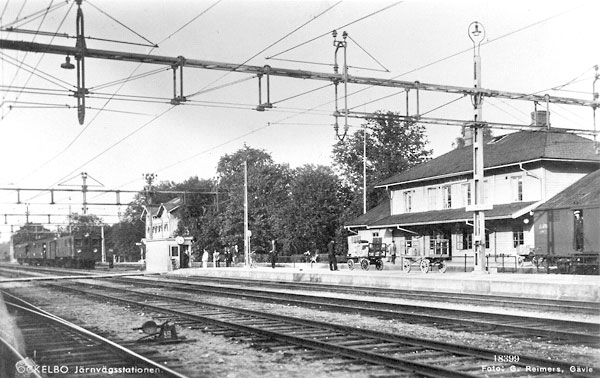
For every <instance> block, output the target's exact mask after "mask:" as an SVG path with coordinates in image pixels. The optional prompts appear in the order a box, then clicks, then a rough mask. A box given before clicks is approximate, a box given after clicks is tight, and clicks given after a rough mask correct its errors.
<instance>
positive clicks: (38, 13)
mask: <svg viewBox="0 0 600 378" xmlns="http://www.w3.org/2000/svg"><path fill="white" fill-rule="evenodd" d="M53 2H54V1H50V4H52V3H53ZM68 3H69V2H68V1H61V2H60V3H58V4H56V5H54V6H52V5H50V6H48V7H46V8H44V9H40V10H39V11H36V12H33V13H32V14H30V15H28V16H25V17H23V18H21V19H19V16H20V15H21V12H23V8H25V5H26V4H27V0H25V1H24V2H23V5H22V6H21V9H20V10H19V12H18V13H17V17H16V18H15V20H14V21H13V22H10V23H8V24H6V25H4V26H12V25H15V24H18V23H19V22H22V21H26V22H24V23H23V24H22V25H26V24H28V23H30V22H32V21H35V20H37V19H38V18H40V17H46V15H47V14H48V13H50V12H54V11H55V10H57V9H59V8H61V7H63V6H65V5H67V4H68ZM6 5H7V6H8V2H7V4H6ZM71 6H73V3H71ZM5 10H6V7H5ZM2 13H3V14H4V12H2ZM30 17H33V18H30Z"/></svg>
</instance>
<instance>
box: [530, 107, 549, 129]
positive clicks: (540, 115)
mask: <svg viewBox="0 0 600 378" xmlns="http://www.w3.org/2000/svg"><path fill="white" fill-rule="evenodd" d="M531 126H537V127H546V128H548V129H549V128H550V112H548V111H547V110H536V111H533V112H531Z"/></svg>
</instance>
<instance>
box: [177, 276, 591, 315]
mask: <svg viewBox="0 0 600 378" xmlns="http://www.w3.org/2000/svg"><path fill="white" fill-rule="evenodd" d="M169 279H170V280H174V281H175V280H176V281H190V282H193V283H198V282H208V284H207V285H209V286H214V284H215V283H220V284H223V285H236V286H239V285H243V286H245V287H246V288H247V287H248V286H259V287H261V290H263V291H264V289H265V286H269V287H272V288H279V289H288V288H291V289H294V290H307V291H334V292H335V293H337V294H340V293H342V294H349V295H355V296H365V297H390V298H401V299H407V298H409V299H416V300H427V301H438V302H439V301H444V302H452V303H469V304H472V303H473V302H474V301H475V302H478V303H477V304H483V305H486V306H499V307H506V306H510V307H511V308H515V307H517V308H521V309H530V308H532V307H534V308H535V309H536V310H540V309H543V310H550V311H552V310H564V309H565V307H566V309H567V310H569V311H573V312H576V313H577V314H581V313H582V312H584V313H585V314H593V315H597V314H598V313H600V303H598V302H579V301H570V300H558V301H557V300H550V299H539V298H527V297H517V296H515V297H511V296H505V295H489V294H461V293H453V292H443V291H419V290H405V289H389V288H385V287H376V286H373V287H366V286H363V287H356V286H348V285H339V284H326V283H316V282H310V283H309V282H276V281H267V280H260V279H243V278H227V277H217V276H193V277H191V276H184V277H178V276H175V275H173V276H170V277H169ZM205 285H206V284H205ZM479 302H481V303H479Z"/></svg>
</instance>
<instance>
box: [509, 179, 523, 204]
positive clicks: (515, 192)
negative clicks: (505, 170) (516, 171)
mask: <svg viewBox="0 0 600 378" xmlns="http://www.w3.org/2000/svg"><path fill="white" fill-rule="evenodd" d="M510 190H511V193H512V200H513V201H516V202H520V201H523V176H513V177H511V178H510Z"/></svg>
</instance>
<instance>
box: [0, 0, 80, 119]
mask: <svg viewBox="0 0 600 378" xmlns="http://www.w3.org/2000/svg"><path fill="white" fill-rule="evenodd" d="M51 3H52V2H51ZM73 4H74V3H72V4H71V7H70V8H69V10H68V11H67V12H66V13H65V15H64V17H63V19H62V20H61V22H60V23H59V25H58V27H57V30H58V29H60V28H61V27H62V24H63V23H64V22H65V20H66V19H67V15H68V14H69V11H70V10H71V8H72V6H73ZM46 15H47V12H46V13H44V18H43V19H42V21H41V22H40V25H39V26H38V30H39V28H41V26H42V24H43V23H44V20H45V17H46ZM34 38H35V37H34ZM53 40H54V37H52V38H51V39H50V41H49V42H48V45H49V44H51V43H52V41H53ZM45 55H46V54H45V53H42V55H41V56H40V58H39V59H38V61H37V64H36V65H35V67H34V70H37V69H38V66H39V65H40V63H41V62H42V60H43V59H44V57H45ZM26 56H27V53H25V57H26ZM25 57H23V61H24V60H25ZM20 69H21V68H20V67H19V68H17V73H18V72H19V70H20ZM16 77H17V75H16V74H15V76H14V77H13V80H12V81H11V83H10V86H12V84H13V83H14V80H16ZM32 77H33V73H31V74H30V75H29V77H28V78H27V80H26V81H25V86H26V85H27V84H28V83H29V81H30V80H31V78H32ZM20 97H21V94H17V96H16V99H17V100H18V99H19V98H20ZM9 113H10V109H9V111H8V113H6V114H2V118H1V119H4V118H5V117H6V116H7V115H8V114H9Z"/></svg>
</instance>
